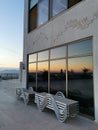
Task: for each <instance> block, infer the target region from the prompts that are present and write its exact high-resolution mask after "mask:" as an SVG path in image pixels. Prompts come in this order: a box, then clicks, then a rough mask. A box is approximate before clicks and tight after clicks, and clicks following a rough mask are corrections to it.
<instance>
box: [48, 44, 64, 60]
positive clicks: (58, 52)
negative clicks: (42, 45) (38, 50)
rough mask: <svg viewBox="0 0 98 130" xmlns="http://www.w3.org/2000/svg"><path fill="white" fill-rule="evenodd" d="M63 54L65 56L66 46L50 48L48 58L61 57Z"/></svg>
mask: <svg viewBox="0 0 98 130" xmlns="http://www.w3.org/2000/svg"><path fill="white" fill-rule="evenodd" d="M65 56H66V47H65V46H62V47H58V48H55V49H51V51H50V59H55V58H62V57H65Z"/></svg>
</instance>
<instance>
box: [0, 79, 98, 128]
mask: <svg viewBox="0 0 98 130" xmlns="http://www.w3.org/2000/svg"><path fill="white" fill-rule="evenodd" d="M19 86H20V84H19V81H18V80H3V81H1V82H0V130H54V129H55V130H98V123H95V122H94V121H92V120H90V119H87V118H85V117H81V116H77V117H76V118H73V119H69V120H67V121H66V122H65V123H60V122H58V120H57V119H56V116H55V114H54V112H53V111H49V110H45V111H44V112H39V111H38V109H37V106H36V104H34V103H33V104H31V105H28V106H26V105H25V104H24V103H23V101H17V100H16V97H15V88H16V87H19Z"/></svg>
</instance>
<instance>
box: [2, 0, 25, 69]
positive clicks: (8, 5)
mask: <svg viewBox="0 0 98 130" xmlns="http://www.w3.org/2000/svg"><path fill="white" fill-rule="evenodd" d="M23 16H24V0H0V69H5V68H10V69H11V68H12V69H18V68H19V62H20V61H22V59H23Z"/></svg>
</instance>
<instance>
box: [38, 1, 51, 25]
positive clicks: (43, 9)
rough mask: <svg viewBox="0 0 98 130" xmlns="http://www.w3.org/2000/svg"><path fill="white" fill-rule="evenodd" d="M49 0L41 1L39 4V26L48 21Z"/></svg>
mask: <svg viewBox="0 0 98 130" xmlns="http://www.w3.org/2000/svg"><path fill="white" fill-rule="evenodd" d="M48 7H49V6H48V0H40V1H39V4H38V25H41V24H44V23H45V22H46V21H48V12H49V11H48Z"/></svg>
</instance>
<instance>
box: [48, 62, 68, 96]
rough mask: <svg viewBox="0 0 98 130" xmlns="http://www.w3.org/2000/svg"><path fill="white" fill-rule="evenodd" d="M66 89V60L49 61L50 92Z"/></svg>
mask: <svg viewBox="0 0 98 130" xmlns="http://www.w3.org/2000/svg"><path fill="white" fill-rule="evenodd" d="M57 91H62V92H63V93H64V94H65V91H66V62H65V60H55V61H51V62H50V92H51V93H53V94H55V93H56V92H57Z"/></svg>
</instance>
